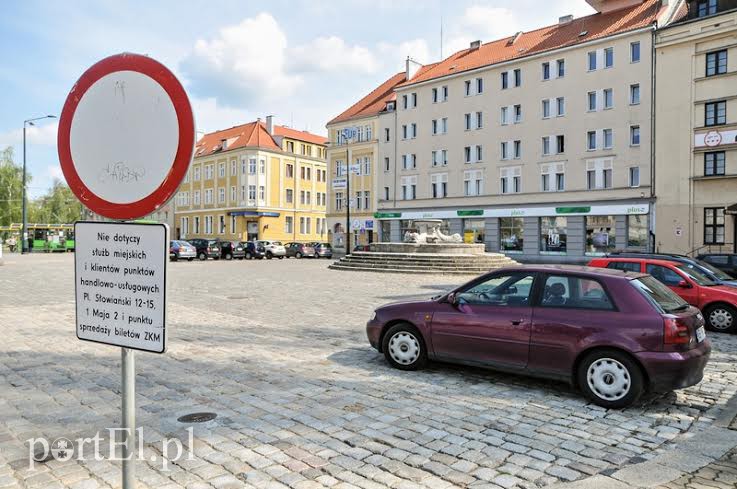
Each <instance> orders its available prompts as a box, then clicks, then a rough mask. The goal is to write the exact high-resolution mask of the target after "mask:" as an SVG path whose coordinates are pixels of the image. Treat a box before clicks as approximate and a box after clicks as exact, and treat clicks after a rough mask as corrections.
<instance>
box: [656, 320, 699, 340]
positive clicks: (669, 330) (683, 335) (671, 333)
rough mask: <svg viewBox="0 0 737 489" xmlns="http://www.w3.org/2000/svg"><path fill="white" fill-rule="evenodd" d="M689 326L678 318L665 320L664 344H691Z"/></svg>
mask: <svg viewBox="0 0 737 489" xmlns="http://www.w3.org/2000/svg"><path fill="white" fill-rule="evenodd" d="M691 339H692V338H691V332H690V331H689V330H688V325H686V324H685V323H683V322H681V320H680V319H678V318H669V317H666V318H663V343H664V344H666V345H688V344H689V343H691Z"/></svg>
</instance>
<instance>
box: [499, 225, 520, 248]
mask: <svg viewBox="0 0 737 489" xmlns="http://www.w3.org/2000/svg"><path fill="white" fill-rule="evenodd" d="M523 232H524V219H523V218H521V217H500V218H499V238H500V239H499V241H500V243H499V248H500V249H501V250H502V251H508V252H513V253H522V244H523V242H524V239H523Z"/></svg>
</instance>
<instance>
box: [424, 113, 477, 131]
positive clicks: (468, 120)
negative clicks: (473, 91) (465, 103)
mask: <svg viewBox="0 0 737 489" xmlns="http://www.w3.org/2000/svg"><path fill="white" fill-rule="evenodd" d="M463 121H464V124H465V128H466V131H470V130H471V114H464V115H463ZM435 122H437V121H433V123H435ZM433 134H435V132H433Z"/></svg>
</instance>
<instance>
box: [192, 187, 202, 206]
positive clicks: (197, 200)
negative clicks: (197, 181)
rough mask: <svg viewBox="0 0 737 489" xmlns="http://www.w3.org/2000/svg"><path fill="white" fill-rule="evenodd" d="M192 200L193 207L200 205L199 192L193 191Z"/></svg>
mask: <svg viewBox="0 0 737 489" xmlns="http://www.w3.org/2000/svg"><path fill="white" fill-rule="evenodd" d="M192 200H193V203H194V205H200V191H199V190H195V191H194V197H193V199H192Z"/></svg>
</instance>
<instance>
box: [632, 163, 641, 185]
mask: <svg viewBox="0 0 737 489" xmlns="http://www.w3.org/2000/svg"><path fill="white" fill-rule="evenodd" d="M639 186H640V167H639V166H631V167H630V187H639Z"/></svg>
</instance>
